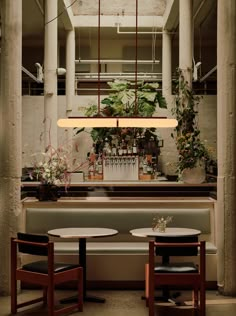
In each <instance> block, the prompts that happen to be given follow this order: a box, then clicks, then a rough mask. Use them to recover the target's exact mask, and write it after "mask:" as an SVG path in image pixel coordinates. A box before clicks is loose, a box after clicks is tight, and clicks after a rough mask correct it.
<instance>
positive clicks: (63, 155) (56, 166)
mask: <svg viewBox="0 0 236 316" xmlns="http://www.w3.org/2000/svg"><path fill="white" fill-rule="evenodd" d="M33 156H34V158H36V156H37V158H36V159H34V160H35V161H34V162H33V168H32V169H31V171H30V172H29V176H30V179H31V180H36V181H40V182H41V183H42V184H48V185H58V184H60V183H63V184H65V187H68V186H69V184H70V177H71V172H75V171H78V170H80V169H81V168H82V166H83V165H84V164H85V163H87V162H85V163H81V164H79V165H77V166H76V160H75V159H73V160H72V163H70V161H71V151H69V150H67V149H65V148H64V147H62V146H61V147H59V148H57V149H55V148H53V147H52V146H51V145H49V146H47V148H46V149H45V152H42V153H40V154H34V155H33ZM38 157H40V158H41V160H40V161H38Z"/></svg>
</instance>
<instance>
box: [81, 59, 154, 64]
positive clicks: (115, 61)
mask: <svg viewBox="0 0 236 316" xmlns="http://www.w3.org/2000/svg"><path fill="white" fill-rule="evenodd" d="M135 62H136V60H132V59H130V60H129V59H100V60H99V63H100V64H135ZM137 62H138V64H159V63H160V60H156V59H154V60H141V59H140V60H138V61H137ZM75 63H76V64H97V63H98V60H97V59H76V60H75Z"/></svg>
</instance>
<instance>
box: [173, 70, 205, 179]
mask: <svg viewBox="0 0 236 316" xmlns="http://www.w3.org/2000/svg"><path fill="white" fill-rule="evenodd" d="M199 102H200V97H199V96H197V95H195V93H194V91H193V90H192V88H191V87H190V86H189V84H188V82H187V81H186V80H185V78H184V75H183V73H182V71H181V69H178V80H177V83H176V88H175V107H174V108H173V110H172V112H173V114H174V115H175V116H176V119H177V121H178V126H177V127H176V128H175V131H174V133H172V134H171V136H172V137H173V138H174V139H175V142H176V146H177V150H178V163H177V171H178V174H179V177H181V178H182V180H183V181H184V182H187V183H202V182H204V180H205V165H206V162H207V161H208V159H209V153H208V150H207V148H206V146H205V144H204V142H203V141H202V140H201V138H200V130H199V127H198V124H197V115H198V111H197V106H198V104H199Z"/></svg>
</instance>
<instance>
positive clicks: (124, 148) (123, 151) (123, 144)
mask: <svg viewBox="0 0 236 316" xmlns="http://www.w3.org/2000/svg"><path fill="white" fill-rule="evenodd" d="M122 155H123V156H127V144H126V142H125V141H124V139H122Z"/></svg>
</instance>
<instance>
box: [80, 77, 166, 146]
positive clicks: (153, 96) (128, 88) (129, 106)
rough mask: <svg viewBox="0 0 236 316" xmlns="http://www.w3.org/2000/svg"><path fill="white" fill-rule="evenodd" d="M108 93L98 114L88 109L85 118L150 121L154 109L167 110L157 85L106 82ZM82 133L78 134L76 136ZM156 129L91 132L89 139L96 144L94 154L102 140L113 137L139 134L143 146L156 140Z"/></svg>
mask: <svg viewBox="0 0 236 316" xmlns="http://www.w3.org/2000/svg"><path fill="white" fill-rule="evenodd" d="M108 85H109V86H110V88H111V91H112V92H111V93H110V94H109V96H108V97H106V98H104V99H103V100H102V102H101V103H102V105H103V107H102V108H101V111H100V113H97V106H96V105H92V106H90V107H89V108H88V109H87V111H86V113H85V115H86V116H88V117H92V116H96V115H100V116H104V117H110V116H112V117H122V116H126V117H129V116H130V117H133V116H136V117H137V116H140V117H151V116H153V114H154V112H155V111H156V107H157V106H159V107H160V108H166V107H167V105H166V101H165V98H164V97H163V96H162V95H161V93H160V91H158V88H159V84H158V83H145V82H138V83H137V85H136V83H133V82H130V81H126V80H114V81H113V82H108ZM80 131H81V130H77V131H76V133H79V132H80ZM154 132H155V128H148V129H137V128H136V129H135V128H126V129H124V128H93V129H92V131H91V137H92V139H93V141H94V143H96V146H97V150H98V151H101V150H102V149H103V147H104V145H105V140H107V141H111V140H112V139H113V138H114V137H116V138H118V139H119V138H122V137H125V135H128V136H129V137H130V138H135V137H137V134H142V136H143V139H145V142H148V141H149V140H150V139H154V140H157V135H156V134H155V133H154Z"/></svg>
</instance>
